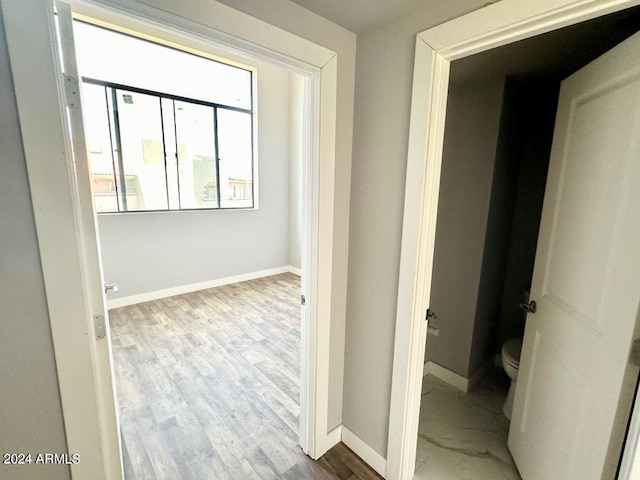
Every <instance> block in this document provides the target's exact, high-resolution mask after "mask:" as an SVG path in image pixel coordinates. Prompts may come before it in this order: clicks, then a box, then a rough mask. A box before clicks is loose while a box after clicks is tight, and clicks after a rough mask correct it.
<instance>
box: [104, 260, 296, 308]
mask: <svg viewBox="0 0 640 480" xmlns="http://www.w3.org/2000/svg"><path fill="white" fill-rule="evenodd" d="M292 269H293V267H278V268H271V269H269V270H261V271H259V272H250V273H243V274H241V275H234V276H232V277H224V278H216V279H215V280H208V281H206V282H199V283H192V284H189V285H180V286H179V287H172V288H165V289H162V290H154V291H153V292H147V293H140V294H138V295H129V296H128V297H117V296H115V297H113V298H109V299H107V306H108V307H109V309H111V308H118V307H127V306H129V305H136V304H138V303H143V302H150V301H152V300H158V299H159V298H166V297H172V296H174V295H182V294H184V293H191V292H197V291H198V290H206V289H208V288H215V287H221V286H223V285H230V284H232V283H238V282H245V281H247V280H254V279H256V278H264V277H270V276H272V275H279V274H281V273H288V272H292V273H295V272H293V271H292ZM298 271H299V270H298ZM297 275H300V274H299V273H297ZM116 295H117V294H116Z"/></svg>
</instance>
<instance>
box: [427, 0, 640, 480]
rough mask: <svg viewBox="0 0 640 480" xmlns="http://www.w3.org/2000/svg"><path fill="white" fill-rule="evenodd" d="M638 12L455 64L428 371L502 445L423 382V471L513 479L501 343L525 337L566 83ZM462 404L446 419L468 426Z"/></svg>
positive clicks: (625, 32)
mask: <svg viewBox="0 0 640 480" xmlns="http://www.w3.org/2000/svg"><path fill="white" fill-rule="evenodd" d="M635 15H637V12H635V11H633V10H630V11H624V12H620V13H618V14H611V15H608V16H605V17H600V18H598V19H594V20H591V21H588V22H584V23H581V24H579V25H574V26H571V27H566V28H564V29H561V30H556V31H554V32H550V33H547V34H544V35H541V36H538V37H533V38H531V39H527V40H523V41H520V42H518V43H516V44H511V45H508V46H504V47H500V48H497V49H494V50H491V51H489V52H484V53H480V54H477V55H475V56H471V57H468V58H465V59H461V60H457V61H455V62H453V63H452V64H451V76H450V85H449V101H448V105H447V124H446V129H445V138H444V148H443V159H442V172H441V181H440V194H439V201H438V220H437V227H436V241H435V253H434V266H433V277H432V278H433V279H432V289H431V300H430V308H431V309H432V310H433V311H434V312H436V314H437V318H435V319H432V320H430V322H429V324H430V326H431V327H433V328H435V329H437V332H438V335H437V336H433V335H427V347H426V358H425V374H426V371H428V372H429V373H430V375H431V376H432V377H433V375H435V376H436V377H438V376H439V377H440V379H442V380H445V381H446V380H449V381H451V379H453V382H454V384H455V385H457V386H458V387H459V388H460V386H461V385H462V387H463V388H464V387H468V390H472V391H471V392H469V393H468V394H466V393H465V394H462V395H461V399H464V398H468V399H469V402H471V403H474V401H473V400H472V399H474V398H475V399H476V401H475V403H481V404H483V405H488V406H489V407H490V408H489V407H488V408H489V409H490V410H491V411H492V412H493V413H494V414H495V416H494V420H495V423H494V422H492V421H490V420H487V419H485V420H483V422H484V423H483V425H485V426H487V425H494V427H493V428H494V429H495V432H496V435H497V432H500V435H499V436H500V438H501V440H500V441H499V442H496V441H495V439H494V434H491V435H488V436H482V435H481V433H480V430H478V431H476V430H473V425H472V423H471V422H469V425H468V427H469V428H470V429H471V430H469V431H464V430H456V429H454V431H450V430H448V429H446V428H444V427H443V426H442V425H443V424H446V421H445V420H444V419H441V418H438V416H437V405H441V404H442V403H441V402H440V403H438V401H437V399H436V398H435V397H437V396H438V395H446V394H447V393H448V392H447V390H446V389H443V388H442V387H440V386H439V385H437V381H436V380H435V379H433V378H431V379H425V381H426V382H427V383H426V387H423V397H422V399H423V408H422V410H421V411H422V412H423V415H424V416H428V417H429V418H431V420H428V419H427V418H424V417H421V420H420V427H419V440H418V458H417V464H420V463H422V462H423V463H424V464H425V465H424V466H423V467H422V468H418V469H417V471H416V475H419V474H420V472H421V471H424V472H428V471H429V472H433V471H434V470H431V469H433V468H437V465H438V463H439V461H440V460H444V458H445V457H446V456H449V457H455V458H457V460H454V461H453V462H451V464H450V465H449V466H448V470H451V471H452V474H453V472H455V471H456V467H458V468H462V465H464V464H465V463H466V464H469V463H470V462H475V463H476V464H477V465H475V466H474V471H477V472H480V471H482V468H487V467H488V465H489V464H491V467H490V468H495V469H496V471H498V470H500V469H501V468H504V469H505V472H504V474H505V475H507V476H506V477H505V478H508V476H509V475H511V474H512V473H513V468H514V467H513V464H512V463H511V464H510V465H511V466H509V465H508V464H509V462H511V460H510V456H509V453H508V451H507V449H506V445H507V442H506V434H507V431H508V422H507V421H506V418H504V416H503V414H502V404H504V402H505V398H506V394H507V390H508V387H509V379H508V377H507V376H506V375H505V373H504V370H503V368H502V366H501V365H502V363H501V359H500V356H501V347H502V345H503V344H504V343H505V342H506V341H507V340H509V339H511V338H514V337H522V336H523V334H524V322H525V317H526V314H525V313H524V312H523V311H522V310H521V308H520V307H519V305H520V304H526V303H528V302H529V290H530V288H531V280H532V275H533V266H534V259H535V255H536V243H537V238H538V229H539V224H540V216H541V213H542V203H543V198H544V190H545V184H546V177H547V168H548V159H549V156H550V153H551V142H552V137H553V127H554V121H555V115H556V108H557V98H558V91H559V86H560V82H561V81H562V80H563V79H564V78H566V77H567V76H569V75H570V74H572V73H573V72H574V71H576V70H578V69H579V68H581V67H582V66H584V65H585V64H586V63H589V62H590V61H591V60H593V59H595V58H596V57H598V56H599V55H600V54H602V53H603V52H604V51H607V50H609V49H610V48H612V47H613V46H615V45H616V44H617V43H619V42H620V41H622V40H624V39H625V38H627V37H628V36H630V35H632V34H633V33H635V31H636V30H637V29H638V25H635V26H634V25H633V23H634V22H633V17H635ZM539 51H544V52H545V54H544V64H543V63H542V62H541V61H540V60H539V59H537V58H536V52H539ZM512 343H513V342H512ZM429 367H431V368H429ZM434 367H435V368H434ZM443 373H444V374H443ZM483 377H484V379H483ZM478 382H479V383H480V388H476V387H475V385H477V384H478ZM433 384H436V385H433ZM464 390H465V391H466V390H467V388H464ZM425 391H426V392H432V393H430V394H429V395H428V396H424V392H425ZM491 397H495V399H496V400H495V401H493V403H492V402H489V401H488V399H489V398H491ZM425 402H426V403H427V407H428V408H426V407H425ZM434 402H435V403H434ZM469 402H467V403H469ZM451 403H452V402H445V404H446V405H450V404H451ZM467 403H465V402H462V403H461V404H460V408H459V410H460V412H459V413H460V414H459V416H455V417H454V418H452V419H451V421H450V422H449V424H451V425H456V426H457V428H463V425H464V424H465V421H464V418H466V417H465V416H464V414H463V413H462V412H463V411H465V409H466V408H467V407H466V405H467ZM446 411H449V409H447V410H446ZM452 413H455V412H452ZM481 413H484V412H482V411H481ZM434 414H435V415H436V416H435V417H434ZM444 414H445V412H444V411H443V415H444ZM479 417H482V415H480V414H478V415H469V416H468V418H470V419H471V418H479ZM487 421H488V423H487ZM430 423H432V424H434V425H437V427H436V429H437V431H439V432H440V433H439V435H438V434H434V433H433V432H431V433H430V431H429V425H430ZM505 427H506V428H505ZM487 428H489V427H487ZM489 429H490V428H489ZM470 432H473V434H471V433H470ZM467 434H468V437H466V435H467ZM453 439H457V440H456V441H455V442H454V440H453ZM434 445H435V447H434ZM454 445H455V447H456V448H458V449H461V450H460V451H458V455H457V457H456V453H455V452H456V450H455V448H453V446H454ZM438 452H440V453H441V455H439V454H438ZM452 452H453V453H452ZM474 452H475V453H476V454H477V455H476V456H475V458H470V457H472V456H473V453H474ZM496 459H502V461H501V462H496V461H495V460H496ZM429 463H431V466H429V465H428V464H429ZM483 465H484V467H483ZM445 470H447V469H445ZM423 474H424V473H423ZM478 475H480V473H478ZM484 476H490V475H489V473H488V472H487V473H486V474H485V475H484ZM420 478H422V477H420ZM427 478H428V476H427ZM514 478H516V477H514Z"/></svg>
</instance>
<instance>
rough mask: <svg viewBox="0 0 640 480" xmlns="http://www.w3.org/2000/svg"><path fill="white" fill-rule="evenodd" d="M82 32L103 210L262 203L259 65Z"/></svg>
mask: <svg viewBox="0 0 640 480" xmlns="http://www.w3.org/2000/svg"><path fill="white" fill-rule="evenodd" d="M75 30H76V36H77V37H78V41H77V42H76V43H77V45H79V48H78V52H77V54H78V65H79V69H80V73H81V75H82V77H83V82H82V90H83V100H84V105H83V111H84V115H85V129H86V136H87V144H88V150H89V161H90V164H91V165H90V167H91V173H92V179H93V194H94V198H95V205H96V209H97V211H98V212H133V211H158V210H193V209H222V208H252V207H253V206H254V182H253V171H254V164H253V163H254V161H253V150H254V148H253V124H254V117H253V99H252V81H253V79H252V72H251V71H250V70H246V69H242V68H239V67H236V66H232V65H227V64H223V63H220V62H216V61H213V60H209V59H205V58H202V57H198V56H195V55H192V54H189V53H186V52H182V51H179V50H174V49H172V48H168V47H165V46H162V45H158V44H155V43H151V42H147V41H144V40H140V39H138V38H134V37H129V36H127V35H123V34H120V33H116V32H113V31H110V30H105V29H103V28H100V27H95V26H93V25H89V24H84V23H79V22H76V25H75ZM88 45H90V46H91V48H88V47H87V46H88ZM150 58H152V59H153V61H148V59H150ZM140 59H144V61H140ZM133 60H137V64H136V62H134V61H133ZM141 67H142V68H141ZM123 82H126V83H123Z"/></svg>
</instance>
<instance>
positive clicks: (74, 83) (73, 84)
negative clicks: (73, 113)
mask: <svg viewBox="0 0 640 480" xmlns="http://www.w3.org/2000/svg"><path fill="white" fill-rule="evenodd" d="M64 93H65V96H66V97H67V107H69V108H78V107H79V106H80V87H79V85H78V79H77V78H75V77H72V76H71V75H66V74H65V75H64Z"/></svg>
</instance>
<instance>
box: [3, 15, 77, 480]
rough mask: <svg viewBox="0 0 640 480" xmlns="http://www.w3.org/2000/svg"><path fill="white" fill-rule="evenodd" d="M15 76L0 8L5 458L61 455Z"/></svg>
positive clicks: (38, 469)
mask: <svg viewBox="0 0 640 480" xmlns="http://www.w3.org/2000/svg"><path fill="white" fill-rule="evenodd" d="M10 71H11V70H10V67H9V59H8V54H7V44H6V40H5V33H4V23H3V19H2V11H1V10H0V105H2V115H0V139H2V140H0V205H2V208H0V225H2V227H1V228H2V234H1V235H0V365H1V366H2V386H1V387H0V453H3V454H4V453H29V452H33V454H34V455H35V453H39V452H42V453H47V452H51V453H54V452H56V453H62V452H66V451H67V446H66V439H65V434H64V424H63V419H62V406H61V403H60V392H59V388H58V379H57V373H56V366H55V357H54V353H53V343H52V339H51V327H50V324H49V315H48V310H47V299H46V295H45V290H44V283H43V282H44V281H43V277H42V267H41V265H40V255H39V251H38V242H37V238H36V230H35V223H34V217H33V210H32V205H31V197H30V193H29V183H28V180H27V168H26V165H25V158H24V152H23V146H22V141H21V137H20V127H19V124H18V112H17V108H16V103H15V94H14V90H13V83H12V79H11V76H10ZM32 460H33V461H35V456H33V457H32ZM0 478H7V479H9V478H10V479H13V480H23V479H24V480H39V479H42V480H49V479H50V480H64V479H69V478H71V473H70V471H69V467H68V466H66V465H35V464H31V465H15V466H8V465H4V464H0Z"/></svg>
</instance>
